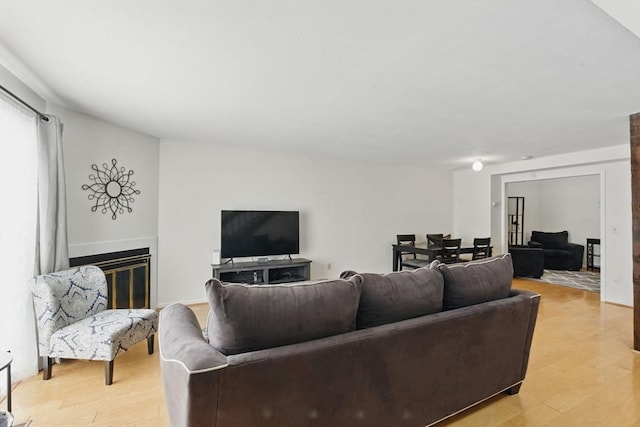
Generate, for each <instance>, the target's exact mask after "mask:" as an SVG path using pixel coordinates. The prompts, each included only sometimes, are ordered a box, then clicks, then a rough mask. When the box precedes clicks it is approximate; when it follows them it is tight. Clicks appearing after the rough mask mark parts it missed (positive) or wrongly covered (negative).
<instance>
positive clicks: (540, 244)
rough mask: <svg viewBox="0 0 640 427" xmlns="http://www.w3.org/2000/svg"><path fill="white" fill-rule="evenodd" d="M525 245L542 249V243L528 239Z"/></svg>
mask: <svg viewBox="0 0 640 427" xmlns="http://www.w3.org/2000/svg"><path fill="white" fill-rule="evenodd" d="M527 246H529V247H530V248H540V249H544V245H543V244H542V243H538V242H536V241H534V240H529V243H528V244H527Z"/></svg>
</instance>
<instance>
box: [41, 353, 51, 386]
mask: <svg viewBox="0 0 640 427" xmlns="http://www.w3.org/2000/svg"><path fill="white" fill-rule="evenodd" d="M52 365H53V359H52V358H50V357H48V356H42V379H43V380H45V381H46V380H48V379H49V378H51V367H52Z"/></svg>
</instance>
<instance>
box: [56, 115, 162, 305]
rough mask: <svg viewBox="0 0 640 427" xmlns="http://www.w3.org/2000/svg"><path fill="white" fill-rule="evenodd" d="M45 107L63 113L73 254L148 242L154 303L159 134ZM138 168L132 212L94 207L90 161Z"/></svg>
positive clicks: (93, 252) (127, 246)
mask: <svg viewBox="0 0 640 427" xmlns="http://www.w3.org/2000/svg"><path fill="white" fill-rule="evenodd" d="M47 112H49V113H51V114H55V115H57V116H59V117H60V120H61V121H62V123H63V124H64V129H63V138H62V141H63V150H64V161H65V178H66V187H67V222H68V237H69V256H70V257H77V256H83V255H92V254H96V253H104V252H113V251H120V250H126V249H135V248H141V247H149V248H150V253H151V257H152V261H151V304H152V306H155V305H156V300H157V299H156V297H157V294H156V289H157V260H158V256H157V255H158V254H157V236H158V158H159V140H158V139H157V138H154V137H151V136H148V135H144V134H141V133H138V132H135V131H132V130H130V129H126V128H123V127H121V126H117V125H114V124H112V123H108V122H105V121H103V120H100V119H97V118H95V117H91V116H88V115H85V114H80V113H76V112H74V111H71V110H69V109H66V108H64V107H61V106H58V105H54V104H50V105H47ZM111 159H116V160H117V162H118V163H117V166H118V168H120V167H124V168H125V172H128V171H129V170H133V171H134V175H133V177H132V178H133V180H134V181H135V182H136V186H135V188H136V189H138V190H140V194H139V195H137V196H134V198H135V201H134V202H133V203H132V204H131V207H132V209H133V212H131V213H129V212H126V211H125V213H123V214H118V215H117V219H115V220H113V219H111V213H110V212H109V213H108V214H102V213H101V211H100V210H98V211H97V212H92V211H91V207H92V206H93V205H94V202H93V201H91V200H89V199H88V196H89V194H90V192H89V191H85V190H83V189H82V185H83V184H91V181H90V180H89V175H90V174H92V173H94V172H93V170H92V169H91V165H92V164H94V163H95V164H96V165H98V167H101V165H102V164H103V163H107V164H108V165H109V166H111Z"/></svg>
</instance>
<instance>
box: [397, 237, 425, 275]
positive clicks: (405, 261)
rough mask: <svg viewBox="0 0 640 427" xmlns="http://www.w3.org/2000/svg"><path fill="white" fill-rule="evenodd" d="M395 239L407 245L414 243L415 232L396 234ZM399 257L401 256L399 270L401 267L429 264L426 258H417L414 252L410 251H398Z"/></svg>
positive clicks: (413, 244) (418, 266)
mask: <svg viewBox="0 0 640 427" xmlns="http://www.w3.org/2000/svg"><path fill="white" fill-rule="evenodd" d="M396 240H397V241H398V244H399V245H408V246H415V245H416V235H415V234H397V235H396ZM400 257H401V262H400V270H402V267H409V268H420V267H424V266H426V265H429V261H428V260H426V259H421V258H418V257H417V256H416V254H415V253H412V252H400Z"/></svg>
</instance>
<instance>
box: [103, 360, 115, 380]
mask: <svg viewBox="0 0 640 427" xmlns="http://www.w3.org/2000/svg"><path fill="white" fill-rule="evenodd" d="M104 383H105V384H106V385H111V384H112V383H113V360H108V361H106V362H104Z"/></svg>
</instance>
